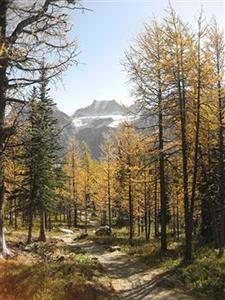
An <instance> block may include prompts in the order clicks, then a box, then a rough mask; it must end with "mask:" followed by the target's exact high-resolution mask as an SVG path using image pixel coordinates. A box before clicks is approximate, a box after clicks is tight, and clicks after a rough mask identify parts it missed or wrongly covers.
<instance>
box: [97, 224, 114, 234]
mask: <svg viewBox="0 0 225 300" xmlns="http://www.w3.org/2000/svg"><path fill="white" fill-rule="evenodd" d="M95 235H96V236H110V235H111V231H110V229H109V226H107V225H106V226H101V227H99V228H98V229H96V230H95Z"/></svg>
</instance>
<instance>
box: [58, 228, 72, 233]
mask: <svg viewBox="0 0 225 300" xmlns="http://www.w3.org/2000/svg"><path fill="white" fill-rule="evenodd" d="M59 231H61V232H63V233H65V234H73V233H74V232H73V230H70V229H65V228H59Z"/></svg>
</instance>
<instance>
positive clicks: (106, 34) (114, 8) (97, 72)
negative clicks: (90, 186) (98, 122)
mask: <svg viewBox="0 0 225 300" xmlns="http://www.w3.org/2000/svg"><path fill="white" fill-rule="evenodd" d="M170 2H171V4H172V6H173V7H174V8H175V9H176V11H177V12H178V14H179V15H180V16H181V17H182V18H183V19H184V20H185V21H187V22H190V23H194V22H195V16H196V15H198V12H199V11H200V9H201V6H203V10H204V14H205V16H206V17H208V18H210V17H211V16H215V17H216V18H217V20H218V22H219V23H221V25H223V26H225V18H224V11H225V9H224V2H225V1H224V0H211V1H209V0H205V1H203V0H202V1H201V0H200V1H198V0H189V1H188V0H186V1H184V0H171V1H170ZM168 3H169V2H168V1H164V0H154V1H153V0H89V1H88V0H86V1H85V0H84V1H83V5H84V6H85V7H87V8H88V9H91V10H92V11H86V12H85V13H81V12H80V11H76V12H74V13H73V15H72V22H73V25H74V27H73V31H72V32H71V34H70V35H71V38H72V39H76V40H77V41H78V43H79V50H78V51H79V53H80V54H79V55H78V57H77V60H78V65H74V66H72V67H70V69H69V70H68V71H67V72H66V73H65V74H64V75H63V77H62V82H57V84H54V85H53V86H52V87H51V96H52V98H53V99H54V101H55V102H56V103H57V105H58V107H59V109H61V110H62V111H64V112H65V113H67V114H69V115H71V114H73V113H74V112H75V110H76V109H77V108H80V107H84V106H87V105H89V104H91V103H92V101H93V100H94V99H96V100H111V99H115V100H117V101H118V102H119V103H122V104H125V105H128V104H131V103H132V102H133V101H134V99H132V97H131V85H130V84H129V82H128V80H127V74H126V72H125V71H124V70H123V67H122V65H121V62H122V60H123V59H124V53H125V51H126V50H128V49H129V46H130V45H132V42H133V41H134V40H135V37H136V36H137V34H138V33H140V32H142V30H143V23H144V22H149V21H151V19H152V18H153V17H156V18H159V19H162V18H163V17H164V16H165V9H166V8H167V7H168Z"/></svg>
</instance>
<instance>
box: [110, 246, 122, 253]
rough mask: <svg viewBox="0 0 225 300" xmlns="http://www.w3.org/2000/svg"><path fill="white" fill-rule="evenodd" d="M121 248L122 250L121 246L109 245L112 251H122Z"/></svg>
mask: <svg viewBox="0 0 225 300" xmlns="http://www.w3.org/2000/svg"><path fill="white" fill-rule="evenodd" d="M120 250H121V248H120V246H111V247H109V251H110V252H114V251H120Z"/></svg>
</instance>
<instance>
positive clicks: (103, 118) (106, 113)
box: [72, 100, 139, 158]
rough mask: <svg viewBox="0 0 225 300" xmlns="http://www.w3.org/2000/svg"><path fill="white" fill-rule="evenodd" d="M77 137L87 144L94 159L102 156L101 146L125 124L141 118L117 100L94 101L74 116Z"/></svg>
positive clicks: (77, 111)
mask: <svg viewBox="0 0 225 300" xmlns="http://www.w3.org/2000/svg"><path fill="white" fill-rule="evenodd" d="M72 118H73V126H74V128H75V132H76V133H75V136H76V138H77V139H78V140H79V141H80V142H85V143H86V144H87V145H88V146H89V148H90V150H91V153H92V156H93V158H99V157H100V155H101V146H102V144H104V141H105V140H106V139H107V137H108V136H109V135H110V134H111V133H112V132H113V131H115V130H116V128H117V127H118V126H119V125H120V124H121V123H123V122H135V121H136V120H137V119H138V118H139V116H138V115H135V114H133V113H131V111H130V108H129V107H126V106H123V105H120V104H119V103H118V102H117V101H116V100H94V101H93V102H92V103H91V104H90V105H88V106H86V107H84V108H80V109H78V110H76V111H75V113H74V114H73V115H72Z"/></svg>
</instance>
